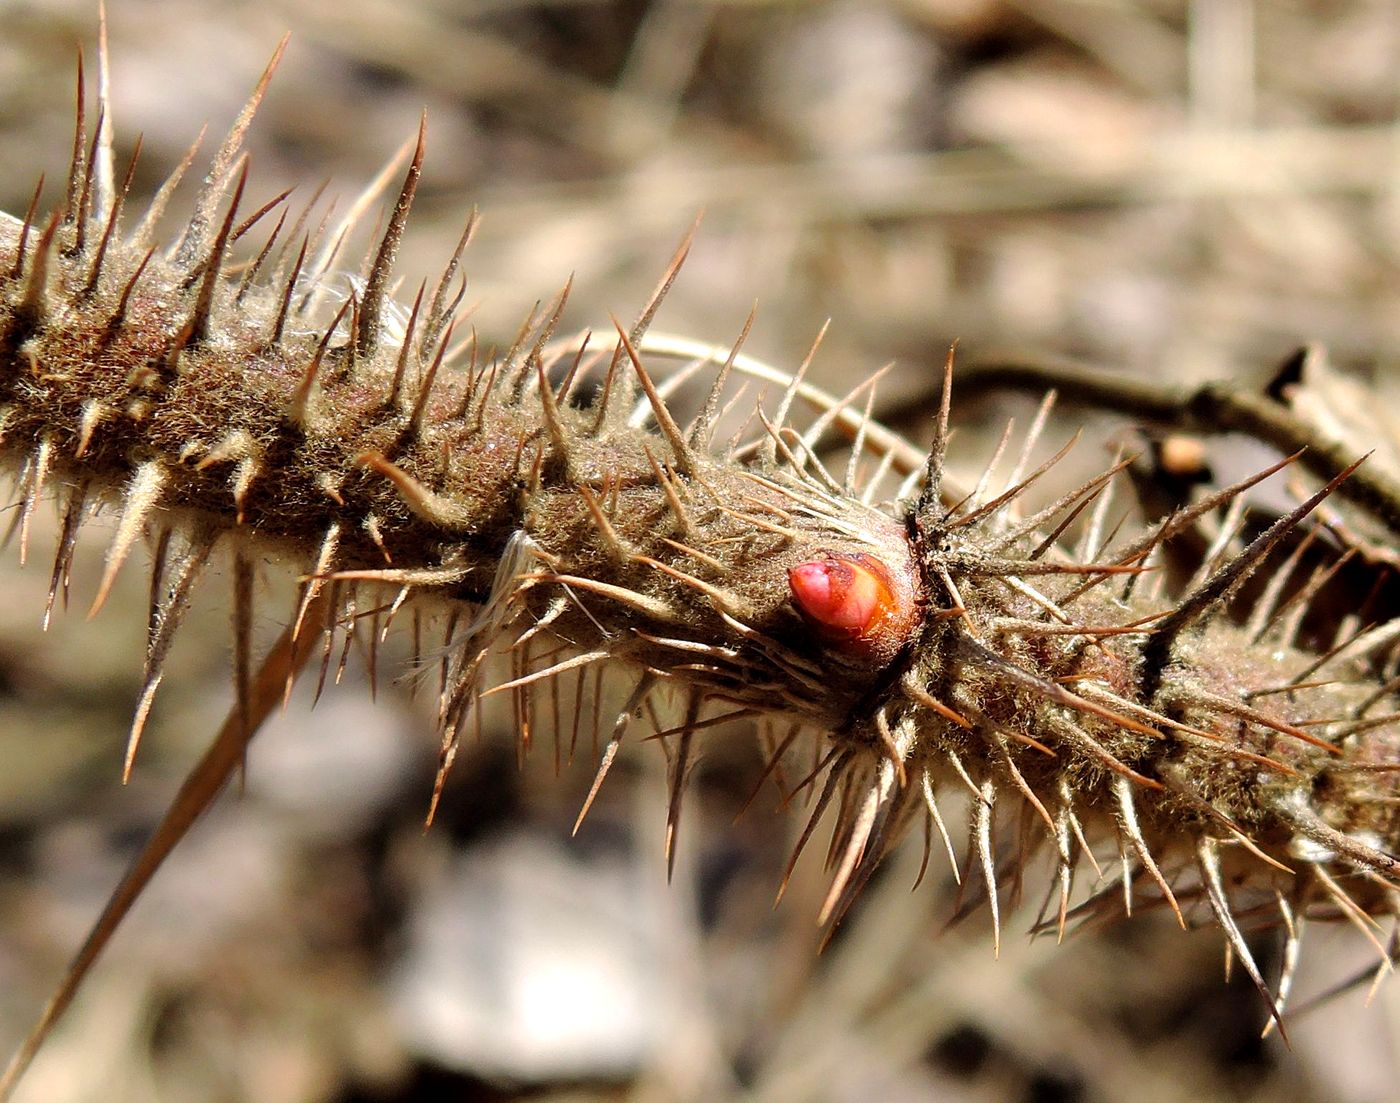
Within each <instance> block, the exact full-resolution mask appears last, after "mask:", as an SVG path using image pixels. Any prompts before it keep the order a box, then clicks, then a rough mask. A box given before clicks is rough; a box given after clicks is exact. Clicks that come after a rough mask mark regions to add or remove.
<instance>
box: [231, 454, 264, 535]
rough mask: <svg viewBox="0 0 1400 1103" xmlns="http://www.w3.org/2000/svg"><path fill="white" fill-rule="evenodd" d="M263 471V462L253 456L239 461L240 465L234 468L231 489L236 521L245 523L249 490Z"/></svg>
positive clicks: (236, 522)
mask: <svg viewBox="0 0 1400 1103" xmlns="http://www.w3.org/2000/svg"><path fill="white" fill-rule="evenodd" d="M261 471H262V464H261V463H260V462H259V461H258V460H257V459H255V458H254V457H252V456H245V457H244V458H243V459H241V460H239V461H238V466H237V467H236V468H234V471H233V475H232V477H231V478H230V480H229V483H230V485H229V490H230V492H231V493H232V495H233V509H234V523H235V524H239V525H241V524H243V522H244V521H245V520H246V519H247V518H246V516H245V513H244V509H245V507H246V506H247V504H248V492H249V491H250V490H252V488H253V483H254V481H255V480H256V479H257V477H258V475H259V474H260V473H261Z"/></svg>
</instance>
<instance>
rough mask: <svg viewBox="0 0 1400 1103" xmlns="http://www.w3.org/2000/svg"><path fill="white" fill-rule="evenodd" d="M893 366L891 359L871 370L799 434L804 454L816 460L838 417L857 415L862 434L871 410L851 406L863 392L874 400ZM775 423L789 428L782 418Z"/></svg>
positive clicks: (858, 428)
mask: <svg viewBox="0 0 1400 1103" xmlns="http://www.w3.org/2000/svg"><path fill="white" fill-rule="evenodd" d="M893 367H894V361H890V362H889V363H888V364H885V365H884V366H883V367H881V368H878V369H877V370H876V371H873V372H871V373H870V374H869V375H867V376H866V377H865V378H864V379H862V380H861V381H860V382H859V383H857V384H856V385H855V386H854V387H852V388H851V389H850V390H849V391H847V392H846V393H845V394H844V395H842V396H841V397H840V398H839V399H837V400H836V402H835V404H834V405H833V406H832V407H831V408H830V409H829V410H824V411H822V413H821V416H819V417H818V418H817V420H816V421H814V422H812V424H811V425H810V426H808V427H807V429H806V431H805V432H803V433H800V434H798V436H797V439H798V441H799V443H801V445H802V450H803V452H804V454H805V455H806V456H809V457H811V459H812V460H813V461H814V462H815V461H816V451H817V445H818V444H819V443H820V442H821V439H822V437H823V436H825V435H826V431H827V430H828V429H830V428H831V426H832V425H833V424H835V423H836V422H837V420H838V419H845V418H847V417H848V416H855V417H857V421H856V435H857V436H862V433H861V427H862V426H864V425H865V424H866V423H867V422H868V421H869V420H870V414H869V411H868V410H867V412H866V413H865V414H864V415H861V416H857V415H850V414H849V411H850V409H851V406H852V404H853V403H854V402H855V400H856V399H857V398H859V397H860V395H861V393H862V392H867V399H868V400H870V401H873V400H874V398H875V394H876V392H877V391H878V390H879V387H880V381H881V380H882V379H884V378H885V376H886V375H888V374H889V373H890V370H891V369H892V368H893ZM775 424H776V425H777V426H778V428H779V429H780V430H781V429H785V428H787V426H786V425H785V424H784V423H783V422H782V421H781V420H777V421H775ZM829 477H830V476H828V478H829ZM832 483H833V485H834V486H836V487H837V488H838V489H844V488H843V487H842V486H841V484H837V483H835V481H834V480H832Z"/></svg>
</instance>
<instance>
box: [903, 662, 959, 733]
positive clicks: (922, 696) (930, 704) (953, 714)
mask: <svg viewBox="0 0 1400 1103" xmlns="http://www.w3.org/2000/svg"><path fill="white" fill-rule="evenodd" d="M900 684H901V686H902V687H903V689H904V692H905V693H906V694H907V695H908V696H909V698H910V699H911V700H913V701H915V702H917V703H918V704H920V705H923V706H924V707H925V708H928V709H932V710H933V711H934V712H936V713H937V714H938V715H939V716H941V717H943V719H945V720H947V721H949V722H950V723H953V724H956V725H957V726H958V727H960V728H964V729H966V730H968V731H971V730H972V727H973V725H972V721H971V720H969V719H968V718H967V717H966V716H963V715H962V714H961V713H959V712H957V711H956V710H954V709H952V708H950V707H949V706H948V705H945V704H944V703H943V702H942V701H940V700H939V699H938V698H937V697H935V696H934V695H933V694H931V693H929V692H928V690H926V689H924V687H923V686H921V685H919V683H918V682H917V681H916V680H915V676H914V672H913V671H912V670H910V671H907V672H906V673H905V675H904V678H903V679H902V680H901V683H900Z"/></svg>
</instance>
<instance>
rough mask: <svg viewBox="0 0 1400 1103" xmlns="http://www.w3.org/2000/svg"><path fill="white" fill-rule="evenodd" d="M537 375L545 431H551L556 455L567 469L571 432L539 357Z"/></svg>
mask: <svg viewBox="0 0 1400 1103" xmlns="http://www.w3.org/2000/svg"><path fill="white" fill-rule="evenodd" d="M535 376H536V378H537V380H538V381H539V395H540V411H541V412H542V413H543V414H544V427H545V431H546V432H548V433H549V441H550V443H551V444H552V445H553V446H554V453H555V455H557V456H558V457H559V459H560V461H561V462H563V464H564V465H565V468H566V469H567V467H568V464H569V454H570V443H569V432H568V430H567V429H566V428H565V427H564V422H563V421H562V420H561V419H560V417H559V402H558V400H557V399H556V398H555V395H554V388H553V387H552V386H550V382H549V377H548V376H547V375H546V374H545V367H544V361H543V360H541V359H538V358H537V359H536V360H535Z"/></svg>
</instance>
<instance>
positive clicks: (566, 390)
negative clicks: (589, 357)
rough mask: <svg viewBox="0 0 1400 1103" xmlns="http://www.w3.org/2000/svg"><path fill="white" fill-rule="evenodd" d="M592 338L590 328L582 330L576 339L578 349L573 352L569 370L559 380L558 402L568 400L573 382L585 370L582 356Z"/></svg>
mask: <svg viewBox="0 0 1400 1103" xmlns="http://www.w3.org/2000/svg"><path fill="white" fill-rule="evenodd" d="M592 340H593V331H592V330H591V329H589V330H584V332H583V336H582V337H580V338H579V339H578V350H577V351H576V352H575V353H574V358H573V362H572V363H571V364H570V365H569V370H568V371H566V372H565V373H564V378H563V379H562V380H560V382H559V399H558V400H559V401H560V402H567V401H568V399H569V395H570V394H571V393H572V392H573V389H574V384H575V383H576V382H577V381H578V380H579V378H580V377H581V375H582V374H583V373H584V372H585V371H586V370H587V369H585V368H584V367H583V358H584V355H585V354H586V353H587V352H588V346H589V343H590V342H591V341H592ZM590 366H591V364H590Z"/></svg>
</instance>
